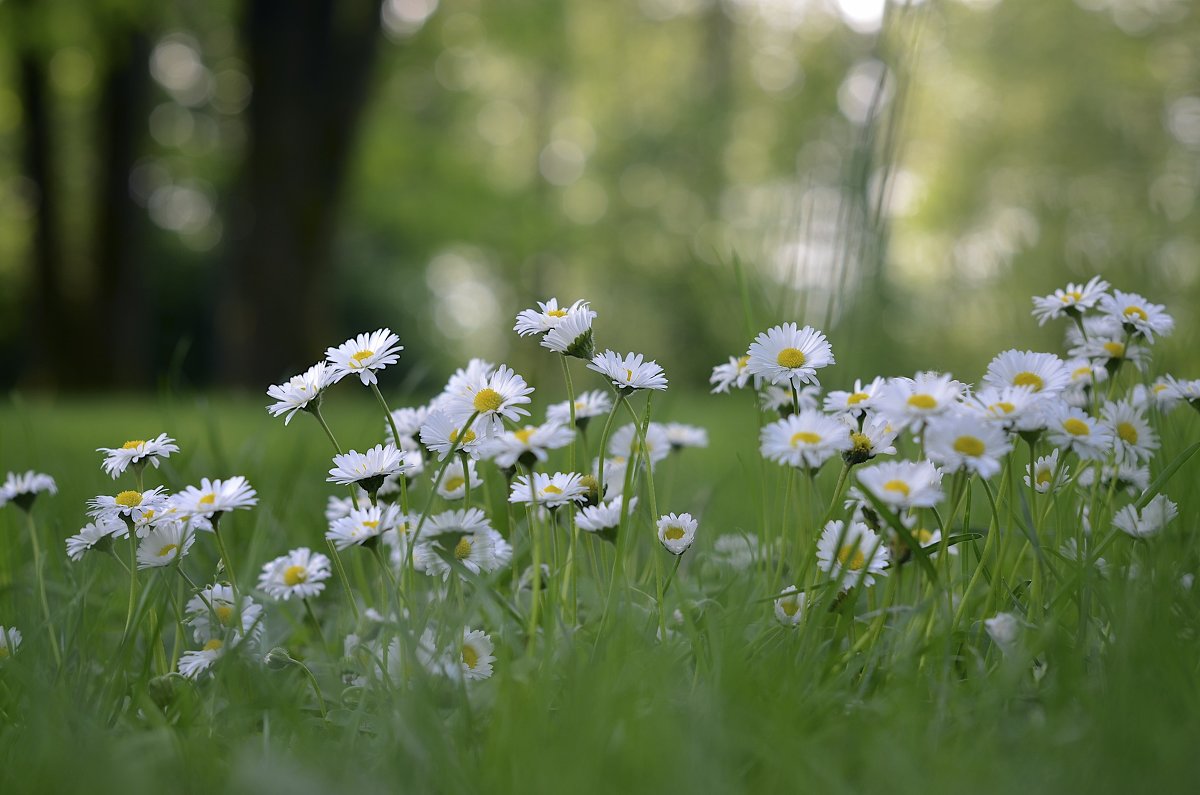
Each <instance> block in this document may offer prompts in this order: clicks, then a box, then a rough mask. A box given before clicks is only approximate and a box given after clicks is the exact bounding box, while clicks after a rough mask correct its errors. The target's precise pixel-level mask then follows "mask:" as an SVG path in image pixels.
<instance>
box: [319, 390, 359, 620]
mask: <svg viewBox="0 0 1200 795" xmlns="http://www.w3.org/2000/svg"><path fill="white" fill-rule="evenodd" d="M311 405H312V408H311V409H308V413H309V414H311V415H313V417H315V418H316V420H317V422H318V423H319V424H320V426H321V429H322V430H324V431H325V435H326V436H328V437H329V443H330V444H332V445H333V449H334V451H336V452H337V454H338V455H341V454H342V447H341V445H339V444H338V441H337V439H336V438H335V437H334V435H333V431H332V430H330V428H329V423H327V422H325V417H324V416H322V415H321V406H320V405H319V404H317V403H315V402H314V403H312V404H311ZM348 488H349V489H350V503H351V504H352V505H353V506H354V509H355V510H358V496H357V495H356V494H355V493H354V486H349V487H348ZM325 546H327V547H329V556H330V557H331V558H332V559H333V566H334V568H335V569H337V573H338V579H340V580H341V581H342V589H343V590H344V591H345V592H346V601H347V602H349V603H350V609H351V610H353V611H354V621H355V623H358V618H359V616H358V602H356V601H355V600H354V593H353V592H352V591H351V590H350V580H348V579H347V578H346V567H345V566H344V565H343V564H342V556H341V555H339V554H338V549H337V547H335V546H334V545H333V542H332V541H330V540H329V539H328V538H326V539H325Z"/></svg>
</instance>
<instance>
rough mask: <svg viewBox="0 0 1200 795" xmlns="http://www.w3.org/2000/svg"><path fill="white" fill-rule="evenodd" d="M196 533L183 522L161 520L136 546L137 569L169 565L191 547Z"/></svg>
mask: <svg viewBox="0 0 1200 795" xmlns="http://www.w3.org/2000/svg"><path fill="white" fill-rule="evenodd" d="M195 541H196V534H195V533H193V532H192V529H191V528H190V527H188V526H187V525H186V524H184V523H183V522H163V523H162V524H159V525H155V527H154V529H152V530H151V531H150V532H149V533H147V534H146V537H145V538H143V539H142V540H141V542H140V543H139V544H138V548H137V567H138V568H139V569H150V568H157V567H160V566H169V565H171V564H172V563H174V562H175V561H177V560H179V559H180V558H182V557H183V556H184V555H186V554H187V553H188V550H190V549H191V548H192V544H194V543H195Z"/></svg>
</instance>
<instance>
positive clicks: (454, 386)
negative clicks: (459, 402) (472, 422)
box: [429, 358, 496, 411]
mask: <svg viewBox="0 0 1200 795" xmlns="http://www.w3.org/2000/svg"><path fill="white" fill-rule="evenodd" d="M494 372H496V365H494V364H492V363H491V362H489V361H487V360H486V359H479V358H473V359H471V360H470V361H468V362H467V365H466V367H460V368H458V369H457V370H455V371H454V375H452V376H450V378H449V379H447V381H446V386H445V388H444V389H443V390H442V393H441V394H440V395H438V396H437V397H435V398H434V399H433V400H431V401H429V408H430V410H431V411H438V410H442V407H443V406H444V405H445V403H446V401H448V400H451V399H453V398H455V397H461V396H462V394H463V393H464V392H465V391H466V390H467V388H468V386H469V385H471V384H477V383H479V382H480V381H483V380H487V379H488V378H491V376H492V373H494Z"/></svg>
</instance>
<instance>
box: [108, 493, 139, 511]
mask: <svg viewBox="0 0 1200 795" xmlns="http://www.w3.org/2000/svg"><path fill="white" fill-rule="evenodd" d="M113 502H115V503H116V504H117V505H120V506H121V507H122V508H136V507H138V506H139V505H141V504H142V493H141V492H139V491H123V492H121V493H120V494H118V495H117V496H116V497H113Z"/></svg>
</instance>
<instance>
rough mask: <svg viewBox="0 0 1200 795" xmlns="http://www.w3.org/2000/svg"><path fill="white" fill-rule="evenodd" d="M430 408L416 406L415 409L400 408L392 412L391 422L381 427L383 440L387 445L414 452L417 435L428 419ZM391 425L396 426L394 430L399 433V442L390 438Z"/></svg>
mask: <svg viewBox="0 0 1200 795" xmlns="http://www.w3.org/2000/svg"><path fill="white" fill-rule="evenodd" d="M429 412H430V408H429V407H428V406H417V407H416V408H402V409H393V410H392V422H385V423H384V427H383V432H384V435H385V436H384V438H385V441H387V442H388V443H389V444H394V445H395V446H396V447H399V448H400V449H401V450H415V449H416V448H417V441H416V440H417V434H419V433H420V432H421V426H422V425H424V424H425V422H426V420H428V419H429ZM392 423H395V424H396V430H397V431H399V433H400V440H399V441H397V440H396V439H393V438H392Z"/></svg>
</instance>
